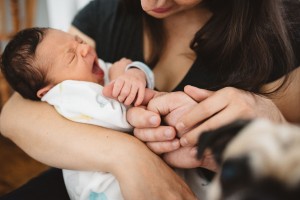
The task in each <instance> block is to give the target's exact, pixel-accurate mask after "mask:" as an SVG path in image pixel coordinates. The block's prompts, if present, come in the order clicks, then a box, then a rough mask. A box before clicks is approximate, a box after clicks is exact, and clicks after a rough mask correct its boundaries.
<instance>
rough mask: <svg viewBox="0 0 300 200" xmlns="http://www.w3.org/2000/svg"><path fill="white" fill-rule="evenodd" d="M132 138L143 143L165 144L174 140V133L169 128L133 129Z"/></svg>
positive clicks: (172, 129) (171, 128)
mask: <svg viewBox="0 0 300 200" xmlns="http://www.w3.org/2000/svg"><path fill="white" fill-rule="evenodd" d="M134 136H135V137H137V138H139V139H140V140H142V141H144V142H157V141H159V142H165V141H170V140H173V139H175V137H176V131H175V129H174V128H173V127H171V126H159V127H156V128H142V129H139V128H135V129H134Z"/></svg>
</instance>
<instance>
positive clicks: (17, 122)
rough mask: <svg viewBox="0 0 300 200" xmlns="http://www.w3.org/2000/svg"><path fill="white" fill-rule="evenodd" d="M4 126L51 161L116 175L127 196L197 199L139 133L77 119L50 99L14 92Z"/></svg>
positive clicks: (1, 125) (32, 151) (3, 129)
mask: <svg viewBox="0 0 300 200" xmlns="http://www.w3.org/2000/svg"><path fill="white" fill-rule="evenodd" d="M0 128H1V133H3V135H4V136H6V137H8V138H10V139H11V140H12V141H14V142H15V143H16V144H17V145H18V146H20V147H21V148H22V149H23V150H24V151H25V152H27V153H28V154H29V155H30V156H32V157H33V158H35V159H37V160H39V161H41V162H43V163H45V164H48V165H50V166H55V167H59V168H67V169H77V170H93V171H105V172H110V173H112V174H114V175H115V176H116V178H117V179H118V181H119V182H120V186H121V190H122V193H123V195H124V197H125V199H153V198H154V199H174V197H176V199H194V198H195V197H194V195H193V194H192V192H191V190H190V189H189V188H188V187H187V185H186V184H185V183H184V182H183V181H182V180H181V179H180V178H179V177H178V176H177V175H176V174H175V173H174V172H173V171H172V170H171V169H170V168H169V167H168V166H167V165H166V164H165V163H164V162H163V161H162V160H161V159H160V158H159V157H158V156H156V155H155V154H153V153H152V152H151V151H150V150H149V149H148V148H147V147H146V146H145V145H144V144H143V143H142V142H140V141H139V140H138V139H136V138H135V137H132V136H130V135H128V134H124V133H119V132H116V131H113V130H110V129H105V128H101V127H98V126H93V125H87V124H81V123H75V122H71V121H69V120H67V119H64V118H63V117H61V116H60V115H58V114H57V113H56V111H55V110H54V108H53V107H51V106H49V105H48V104H46V103H43V102H33V101H29V100H25V99H23V98H22V97H21V96H20V95H18V94H14V95H13V96H12V97H11V98H10V100H9V101H8V102H7V103H6V104H5V106H4V107H3V110H2V113H1V118H0ZM158 183H159V186H157V184H158ZM153 185H156V186H155V187H153Z"/></svg>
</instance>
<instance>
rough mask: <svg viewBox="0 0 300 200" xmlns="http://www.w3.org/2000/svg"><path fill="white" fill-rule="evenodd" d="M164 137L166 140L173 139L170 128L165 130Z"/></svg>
mask: <svg viewBox="0 0 300 200" xmlns="http://www.w3.org/2000/svg"><path fill="white" fill-rule="evenodd" d="M165 136H166V137H167V139H172V138H173V131H172V130H171V128H168V129H166V130H165Z"/></svg>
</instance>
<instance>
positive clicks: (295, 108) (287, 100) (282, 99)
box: [263, 67, 300, 123]
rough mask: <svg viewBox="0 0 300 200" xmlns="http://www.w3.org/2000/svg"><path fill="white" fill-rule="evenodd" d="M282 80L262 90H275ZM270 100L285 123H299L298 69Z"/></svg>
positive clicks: (299, 88) (299, 80) (299, 77)
mask: <svg viewBox="0 0 300 200" xmlns="http://www.w3.org/2000/svg"><path fill="white" fill-rule="evenodd" d="M282 80H283V78H281V79H279V80H277V81H274V82H272V83H269V84H267V85H265V86H264V87H263V90H264V91H270V90H272V89H274V88H276V87H277V86H278V85H279V84H281V83H282ZM271 98H272V100H273V102H274V103H275V104H276V106H277V107H278V108H279V110H280V111H281V113H282V114H283V116H284V117H285V119H286V120H287V121H289V122H292V123H300V106H299V103H300V67H298V68H296V69H295V70H294V71H292V72H291V74H290V76H289V83H288V85H287V86H286V87H284V88H283V89H282V90H281V91H279V92H278V94H276V95H274V96H272V97H271Z"/></svg>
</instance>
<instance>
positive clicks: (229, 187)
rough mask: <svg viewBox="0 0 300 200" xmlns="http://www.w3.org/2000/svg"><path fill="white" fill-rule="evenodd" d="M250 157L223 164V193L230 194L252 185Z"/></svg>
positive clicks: (221, 178) (221, 176) (229, 160)
mask: <svg viewBox="0 0 300 200" xmlns="http://www.w3.org/2000/svg"><path fill="white" fill-rule="evenodd" d="M248 160H249V159H248V157H246V156H244V157H239V158H232V159H228V160H226V161H225V162H224V163H223V166H222V170H221V174H220V181H221V184H222V188H223V192H224V193H227V194H230V193H231V192H232V191H236V189H238V188H241V187H244V186H245V185H248V184H250V182H251V180H252V175H251V170H250V166H249V162H248Z"/></svg>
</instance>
